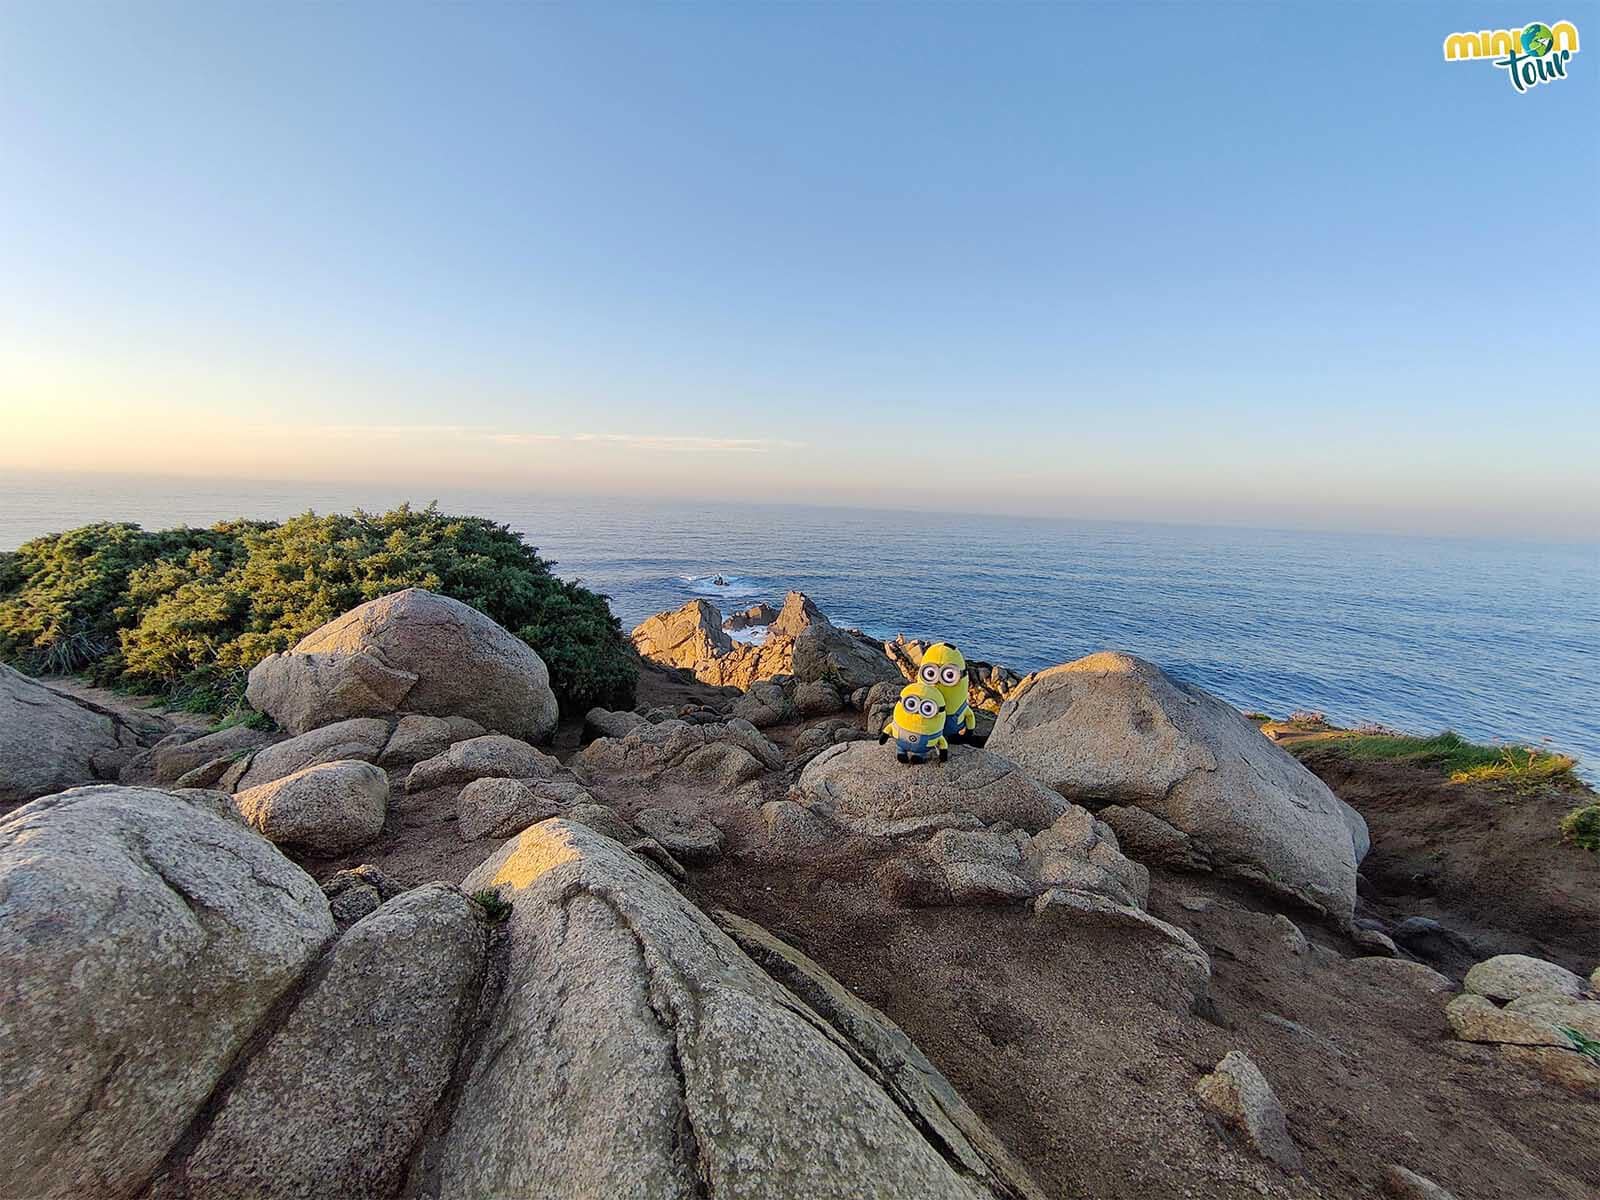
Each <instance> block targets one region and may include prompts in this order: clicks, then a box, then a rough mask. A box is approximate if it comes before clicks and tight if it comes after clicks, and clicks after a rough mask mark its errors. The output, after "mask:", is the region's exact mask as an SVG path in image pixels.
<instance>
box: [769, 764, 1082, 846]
mask: <svg viewBox="0 0 1600 1200" xmlns="http://www.w3.org/2000/svg"><path fill="white" fill-rule="evenodd" d="M790 799H792V800H795V801H797V802H799V803H801V804H803V805H805V806H806V807H808V808H810V809H811V810H812V811H813V812H815V813H817V814H818V815H819V816H823V817H826V818H827V819H828V820H830V821H831V822H832V823H833V824H834V825H836V826H838V827H839V828H841V829H844V830H847V831H849V832H851V833H855V834H863V835H867V836H871V837H916V838H918V839H919V840H921V839H925V838H926V837H927V836H928V835H930V834H931V833H932V832H933V831H935V830H938V829H947V828H954V829H976V828H979V827H981V826H985V825H992V824H994V823H996V822H998V821H1004V822H1006V823H1007V824H1009V825H1014V826H1017V827H1018V828H1021V829H1024V830H1028V831H1037V830H1040V829H1043V828H1045V827H1046V826H1048V825H1049V824H1050V823H1051V822H1053V821H1054V820H1055V819H1056V818H1057V817H1059V816H1061V815H1062V814H1063V813H1065V812H1067V810H1068V809H1069V808H1071V807H1072V806H1071V805H1070V804H1068V803H1067V801H1065V800H1063V799H1062V798H1061V796H1059V795H1058V794H1056V793H1055V792H1052V791H1051V790H1050V789H1049V788H1047V787H1044V786H1042V785H1041V784H1039V783H1037V782H1036V781H1034V780H1033V779H1031V778H1029V777H1028V776H1027V775H1025V774H1024V773H1023V772H1022V771H1020V770H1019V769H1018V768H1017V766H1016V764H1015V763H1012V762H1010V761H1008V760H1006V759H1004V758H1001V757H1000V756H999V755H997V754H990V753H989V752H988V751H986V750H977V749H973V748H970V747H957V748H956V749H955V750H953V751H951V753H950V760H949V761H948V762H946V763H923V764H918V765H915V766H906V765H903V764H901V763H898V762H896V761H895V757H894V755H893V754H891V753H889V752H888V751H886V750H885V749H884V748H883V747H881V746H879V745H878V744H877V743H876V742H846V743H844V744H841V745H837V746H832V747H830V748H829V749H827V750H824V751H823V752H822V753H821V754H819V755H817V757H815V758H813V759H812V760H811V762H810V763H808V764H807V765H806V769H805V770H804V771H803V772H801V775H800V779H799V781H798V783H797V784H796V786H795V788H794V790H793V791H792V792H791V794H790Z"/></svg>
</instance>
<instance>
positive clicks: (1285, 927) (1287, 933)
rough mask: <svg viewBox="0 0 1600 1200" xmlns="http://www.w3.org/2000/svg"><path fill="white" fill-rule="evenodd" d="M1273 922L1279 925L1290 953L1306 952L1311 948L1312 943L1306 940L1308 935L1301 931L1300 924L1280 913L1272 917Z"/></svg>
mask: <svg viewBox="0 0 1600 1200" xmlns="http://www.w3.org/2000/svg"><path fill="white" fill-rule="evenodd" d="M1272 923H1273V924H1274V925H1276V926H1277V927H1278V932H1279V935H1280V940H1281V942H1282V945H1283V947H1284V949H1286V950H1287V951H1288V952H1289V953H1290V954H1295V955H1299V954H1304V953H1305V952H1306V951H1308V950H1310V949H1311V943H1310V942H1308V941H1306V935H1305V934H1303V933H1301V932H1300V926H1298V925H1296V924H1295V923H1294V922H1293V921H1291V920H1290V919H1289V918H1288V917H1286V916H1284V915H1283V914H1282V913H1278V914H1277V915H1276V916H1274V917H1273V918H1272Z"/></svg>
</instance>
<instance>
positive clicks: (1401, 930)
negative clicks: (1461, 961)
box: [1394, 917, 1477, 960]
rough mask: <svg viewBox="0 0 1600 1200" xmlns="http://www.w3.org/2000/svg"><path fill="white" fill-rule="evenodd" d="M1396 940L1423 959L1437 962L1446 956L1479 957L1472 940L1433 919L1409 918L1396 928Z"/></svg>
mask: <svg viewBox="0 0 1600 1200" xmlns="http://www.w3.org/2000/svg"><path fill="white" fill-rule="evenodd" d="M1394 940H1395V941H1397V942H1398V943H1400V945H1402V946H1404V947H1405V948H1406V949H1407V950H1410V951H1411V952H1412V953H1413V954H1416V955H1420V956H1421V957H1423V958H1430V959H1435V960H1437V959H1440V958H1443V957H1445V956H1446V955H1462V956H1465V955H1472V956H1473V957H1474V958H1475V957H1477V956H1476V954H1474V952H1473V946H1472V940H1471V939H1470V938H1468V937H1465V936H1464V935H1462V934H1459V933H1457V932H1456V931H1455V930H1454V929H1451V928H1449V927H1448V926H1446V925H1442V924H1440V923H1439V922H1438V921H1435V920H1434V919H1433V918H1432V917H1407V918H1406V919H1405V920H1404V921H1401V922H1400V924H1398V925H1396V926H1395V927H1394Z"/></svg>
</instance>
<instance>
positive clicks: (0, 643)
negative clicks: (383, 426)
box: [0, 505, 638, 711]
mask: <svg viewBox="0 0 1600 1200" xmlns="http://www.w3.org/2000/svg"><path fill="white" fill-rule="evenodd" d="M554 565H555V564H553V563H550V562H547V561H545V560H544V559H542V558H540V557H539V555H538V552H537V551H536V550H535V549H534V548H533V547H531V546H528V545H527V544H526V543H524V542H523V540H522V538H521V537H520V536H519V535H518V534H516V533H514V532H512V531H511V530H510V529H509V528H508V527H507V526H505V525H500V524H497V523H495V522H493V521H490V520H487V519H485V518H483V517H456V516H448V515H446V514H443V513H441V512H439V511H438V509H437V507H436V506H434V505H429V506H428V507H427V508H424V509H413V508H411V507H410V506H409V505H402V506H401V507H399V508H397V509H394V510H393V511H392V512H386V513H381V514H371V513H364V512H360V511H358V512H355V513H353V514H351V515H349V516H344V515H333V516H323V517H319V516H317V515H316V514H314V513H306V514H304V515H303V516H299V517H294V518H292V519H291V520H288V521H285V522H283V523H282V524H278V523H275V522H265V521H230V522H222V523H220V524H217V525H213V526H212V527H211V528H210V529H169V530H163V531H161V532H146V531H145V530H142V529H140V528H139V527H138V526H137V525H131V524H123V523H118V524H113V523H102V524H97V525H86V526H84V527H83V528H81V529H74V530H71V531H69V532H67V533H58V534H50V535H48V536H46V537H41V538H35V539H34V540H33V541H31V542H28V543H27V544H26V545H24V546H22V547H21V548H20V549H18V550H17V551H16V552H15V553H14V554H12V555H9V556H6V557H5V558H4V559H3V560H0V658H5V659H7V660H10V661H12V662H14V663H16V664H18V665H19V666H21V667H22V668H23V669H24V670H28V671H31V672H33V673H36V674H48V673H60V672H65V671H78V670H88V671H90V672H91V673H92V674H93V675H94V676H95V677H96V678H97V679H99V680H100V681H102V682H105V683H114V684H122V685H127V686H131V687H134V688H138V689H140V690H145V691H162V692H166V693H168V694H171V695H173V696H174V698H175V699H177V700H178V701H179V702H180V703H183V704H185V705H186V706H188V707H194V708H200V709H208V710H212V711H222V710H225V709H226V708H228V707H229V706H231V705H232V704H233V703H236V702H237V699H238V697H239V695H240V694H241V693H242V689H243V679H244V674H245V672H247V671H248V670H249V669H250V668H251V667H252V666H254V665H255V664H256V663H258V662H260V661H261V659H263V658H265V657H266V656H267V655H268V654H271V653H273V652H274V651H279V650H286V649H288V648H289V647H290V646H292V645H293V644H294V643H295V642H297V641H299V640H300V638H302V637H304V636H305V635H306V634H308V633H310V632H311V631H312V630H313V629H316V628H317V627H318V626H319V625H322V624H324V623H326V622H328V621H331V620H332V619H333V618H334V617H337V616H339V615H340V614H342V613H345V612H348V611H349V610H350V609H352V608H354V607H355V606H356V605H358V604H362V603H364V602H366V601H368V600H373V599H376V598H377V597H379V596H382V595H386V594H388V593H389V592H396V591H400V590H402V589H404V588H409V587H421V588H427V589H428V590H429V591H433V592H438V593H440V594H442V595H446V596H452V597H454V598H455V599H457V600H460V601H462V602H463V603H466V604H470V605H472V607H474V608H476V609H478V610H479V611H481V612H483V613H485V614H487V615H488V616H490V617H492V618H494V620H496V621H498V622H499V623H500V624H501V625H504V626H505V627H506V628H507V629H510V630H512V631H513V632H515V633H516V634H517V635H518V636H519V637H521V638H523V640H525V641H527V642H528V644H529V645H531V646H533V647H534V649H536V650H537V651H538V652H539V654H540V656H541V657H543V658H544V660H545V663H546V664H547V665H548V666H549V668H550V683H551V687H552V688H553V689H554V690H555V692H556V696H557V698H558V699H559V700H560V701H561V703H562V704H563V706H571V707H574V708H578V709H582V708H587V707H589V706H590V705H593V704H605V705H609V706H613V707H615V706H619V705H620V706H624V707H626V706H628V705H631V704H632V703H633V689H634V684H635V682H636V680H637V676H638V664H637V661H636V659H635V658H634V656H633V652H632V650H631V648H630V647H629V645H628V643H627V639H626V638H624V637H623V634H622V627H621V625H619V624H618V622H617V619H616V617H614V616H613V615H612V613H611V609H610V607H609V606H608V605H607V604H606V597H604V596H601V595H597V594H596V593H594V592H591V591H589V590H588V589H586V588H582V587H579V586H578V585H576V584H573V583H567V582H565V581H563V580H560V579H558V578H556V577H555V576H554V575H553V574H552V573H551V568H552V567H553V566H554Z"/></svg>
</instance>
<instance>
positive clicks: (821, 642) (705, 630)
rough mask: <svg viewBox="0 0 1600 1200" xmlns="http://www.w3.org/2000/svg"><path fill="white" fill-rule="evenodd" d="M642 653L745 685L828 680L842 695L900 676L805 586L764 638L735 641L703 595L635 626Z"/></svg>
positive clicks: (715, 680)
mask: <svg viewBox="0 0 1600 1200" xmlns="http://www.w3.org/2000/svg"><path fill="white" fill-rule="evenodd" d="M633 640H634V646H635V647H636V648H637V649H638V651H639V653H640V654H642V655H643V656H644V657H646V658H649V659H653V660H655V661H658V662H663V663H666V664H668V665H670V666H678V667H687V668H688V669H690V670H692V671H693V672H694V674H695V677H696V678H697V679H699V680H701V681H702V682H704V683H710V684H720V685H726V686H731V687H737V688H742V689H748V688H750V687H751V685H752V684H755V683H758V682H760V681H761V680H764V679H773V678H775V677H777V676H780V675H791V676H793V677H794V678H795V680H796V681H798V682H799V683H802V684H804V683H827V684H830V685H831V686H833V687H834V688H835V689H837V690H839V691H840V692H841V693H842V694H843V695H849V694H850V693H851V692H852V691H854V690H855V689H857V688H861V687H868V686H870V685H871V684H873V683H878V682H884V681H890V680H899V679H900V671H899V669H898V668H896V667H895V665H894V663H892V662H890V661H889V658H888V656H887V655H886V654H884V652H883V647H882V645H881V644H880V643H878V642H875V641H874V640H873V639H871V638H869V637H867V636H866V635H865V634H863V633H860V632H858V631H856V630H851V629H840V628H838V627H837V626H835V625H834V624H833V623H832V622H831V621H829V620H828V618H827V617H825V616H823V614H822V611H821V610H820V609H819V608H817V606H816V605H815V604H813V603H812V602H811V600H810V598H809V597H807V596H806V595H805V594H804V593H803V592H790V593H789V594H788V595H787V596H785V597H784V601H783V608H782V609H780V610H779V611H778V612H777V614H776V615H775V616H774V617H773V619H772V621H771V622H770V624H768V626H767V636H766V638H765V639H764V640H763V641H761V642H760V643H759V644H755V645H751V644H747V643H743V642H735V641H733V640H732V639H731V638H729V637H728V635H727V634H726V633H725V632H724V631H723V628H722V619H721V614H719V613H718V612H717V610H716V608H715V607H714V606H713V605H711V604H709V603H707V602H706V601H704V600H692V601H690V602H689V603H688V604H686V605H684V606H683V607H682V608H680V609H678V610H677V611H676V612H668V613H658V614H656V615H655V616H654V617H651V618H650V619H649V620H648V621H646V622H644V623H643V624H642V625H640V626H639V627H638V628H636V629H635V630H634V631H633Z"/></svg>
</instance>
